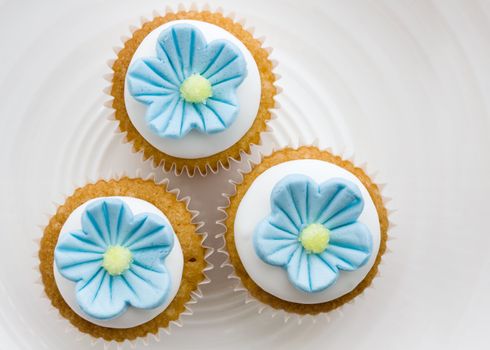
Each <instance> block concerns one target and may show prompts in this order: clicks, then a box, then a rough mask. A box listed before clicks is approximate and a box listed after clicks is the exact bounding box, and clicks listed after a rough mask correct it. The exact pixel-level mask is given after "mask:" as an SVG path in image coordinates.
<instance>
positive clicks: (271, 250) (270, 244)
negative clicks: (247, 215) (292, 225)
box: [254, 220, 300, 266]
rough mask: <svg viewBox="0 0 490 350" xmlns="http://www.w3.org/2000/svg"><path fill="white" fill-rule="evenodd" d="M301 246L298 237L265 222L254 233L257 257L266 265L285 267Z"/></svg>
mask: <svg viewBox="0 0 490 350" xmlns="http://www.w3.org/2000/svg"><path fill="white" fill-rule="evenodd" d="M298 246H300V243H299V242H298V236H297V235H296V234H294V233H290V232H287V231H285V230H283V229H281V228H280V227H277V226H274V225H273V224H271V223H270V222H269V221H267V220H263V221H262V222H261V223H260V224H259V226H257V228H256V230H255V232H254V247H255V251H256V252H257V255H258V256H259V257H260V258H261V259H262V260H264V261H265V262H266V263H268V264H271V265H276V266H284V265H286V264H287V263H288V261H289V260H290V259H291V256H292V254H293V253H294V252H295V250H296V249H297V248H298Z"/></svg>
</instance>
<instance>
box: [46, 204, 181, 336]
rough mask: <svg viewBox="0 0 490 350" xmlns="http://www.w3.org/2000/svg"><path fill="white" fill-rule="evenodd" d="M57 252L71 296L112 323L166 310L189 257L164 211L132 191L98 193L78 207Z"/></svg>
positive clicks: (94, 316) (58, 273)
mask: <svg viewBox="0 0 490 350" xmlns="http://www.w3.org/2000/svg"><path fill="white" fill-rule="evenodd" d="M54 259H55V264H54V266H53V269H54V276H55V280H56V284H57V287H58V289H59V291H60V293H61V295H62V297H63V298H64V300H65V301H66V303H67V304H68V305H69V306H70V307H71V308H72V309H73V310H74V311H75V312H76V313H77V314H78V315H79V316H81V317H82V318H84V319H86V320H88V321H90V322H92V323H94V324H97V325H99V326H103V327H108V328H131V327H135V326H137V325H140V324H143V323H145V322H147V321H149V320H151V319H153V318H154V317H155V316H157V315H158V314H160V313H161V312H162V311H163V310H165V309H166V307H167V306H168V305H169V304H170V302H171V301H172V300H173V299H174V297H175V295H176V293H177V291H178V289H179V286H180V283H181V278H182V271H183V264H184V262H183V254H182V249H181V247H180V244H179V240H178V238H177V236H176V235H175V232H174V230H173V228H172V226H171V224H170V222H169V220H168V219H167V217H166V216H165V214H164V213H162V212H161V211H160V210H159V209H158V208H156V207H155V206H154V205H153V204H151V203H149V202H147V201H144V200H142V199H139V198H133V197H99V198H95V199H91V200H89V201H87V202H85V203H84V204H82V205H80V206H79V207H78V208H76V209H75V210H74V211H73V212H72V213H71V214H70V215H69V217H68V218H67V220H66V222H65V223H64V225H63V227H62V229H61V231H60V235H59V238H58V242H57V244H56V248H55V251H54Z"/></svg>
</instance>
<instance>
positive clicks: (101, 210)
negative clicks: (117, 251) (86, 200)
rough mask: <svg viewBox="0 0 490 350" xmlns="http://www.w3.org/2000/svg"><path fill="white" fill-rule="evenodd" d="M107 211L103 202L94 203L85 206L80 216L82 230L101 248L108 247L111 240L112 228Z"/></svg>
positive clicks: (106, 206)
mask: <svg viewBox="0 0 490 350" xmlns="http://www.w3.org/2000/svg"><path fill="white" fill-rule="evenodd" d="M108 215H109V210H108V205H107V203H106V201H105V200H102V201H94V202H92V203H90V204H89V205H87V207H86V208H85V211H84V212H83V214H82V230H83V232H85V233H86V234H87V236H88V237H90V238H91V239H92V240H94V241H95V240H97V242H98V244H99V245H101V246H105V247H107V246H109V245H110V244H111V239H112V236H113V235H112V231H111V228H112V226H111V225H110V222H109V218H108Z"/></svg>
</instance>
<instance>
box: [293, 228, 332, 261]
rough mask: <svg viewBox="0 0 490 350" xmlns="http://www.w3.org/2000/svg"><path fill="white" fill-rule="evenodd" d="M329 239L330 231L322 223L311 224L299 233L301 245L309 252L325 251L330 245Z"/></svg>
mask: <svg viewBox="0 0 490 350" xmlns="http://www.w3.org/2000/svg"><path fill="white" fill-rule="evenodd" d="M329 240H330V231H329V230H328V228H326V227H325V226H323V225H321V224H310V225H308V226H306V227H305V228H304V229H303V230H302V231H301V233H300V235H299V241H300V242H301V245H302V246H303V247H304V248H305V249H306V251H307V252H309V253H316V254H319V253H323V251H325V249H327V247H328V241H329Z"/></svg>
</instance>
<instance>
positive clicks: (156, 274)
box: [122, 264, 170, 309]
mask: <svg viewBox="0 0 490 350" xmlns="http://www.w3.org/2000/svg"><path fill="white" fill-rule="evenodd" d="M122 277H124V279H125V281H123V282H124V284H125V285H126V287H127V288H126V291H127V292H128V295H129V298H128V302H129V303H130V304H131V305H132V306H134V307H136V308H140V309H152V308H155V307H157V306H159V305H160V304H161V303H162V302H164V301H165V299H166V298H167V296H168V293H169V291H170V288H169V287H170V275H169V273H168V272H167V269H166V268H165V267H164V266H163V265H161V264H160V266H159V267H158V269H147V268H143V267H141V266H139V265H136V264H133V265H132V266H131V268H130V269H129V270H128V271H126V272H125V273H124V274H123V275H122ZM126 282H127V283H126ZM129 286H130V288H129Z"/></svg>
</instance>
